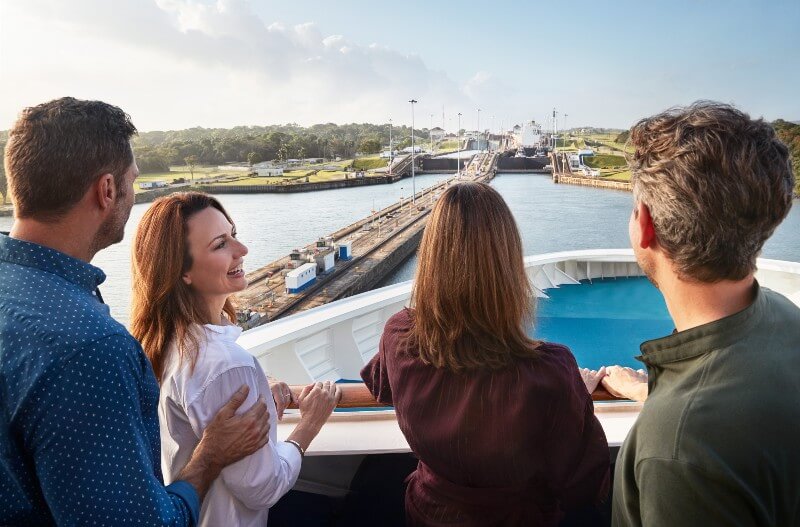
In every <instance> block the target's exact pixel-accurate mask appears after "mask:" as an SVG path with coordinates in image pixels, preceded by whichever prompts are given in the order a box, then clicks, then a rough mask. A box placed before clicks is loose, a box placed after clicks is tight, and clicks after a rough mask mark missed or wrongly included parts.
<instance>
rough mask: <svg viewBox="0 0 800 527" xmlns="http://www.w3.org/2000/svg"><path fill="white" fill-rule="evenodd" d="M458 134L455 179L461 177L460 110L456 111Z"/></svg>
mask: <svg viewBox="0 0 800 527" xmlns="http://www.w3.org/2000/svg"><path fill="white" fill-rule="evenodd" d="M456 134H457V135H458V164H457V165H456V166H457V167H458V170H456V179H461V112H458V130H457V131H456Z"/></svg>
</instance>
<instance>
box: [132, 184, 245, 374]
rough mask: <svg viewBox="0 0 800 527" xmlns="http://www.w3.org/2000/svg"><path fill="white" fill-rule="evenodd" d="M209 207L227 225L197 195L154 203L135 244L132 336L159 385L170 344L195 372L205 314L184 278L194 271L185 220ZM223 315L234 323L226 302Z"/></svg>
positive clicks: (208, 198)
mask: <svg viewBox="0 0 800 527" xmlns="http://www.w3.org/2000/svg"><path fill="white" fill-rule="evenodd" d="M209 207H213V208H215V209H217V210H219V211H220V212H221V213H222V214H223V215H224V216H225V217H226V218H227V219H228V221H229V222H231V224H233V221H231V218H230V216H229V215H228V213H227V212H226V211H225V209H224V208H223V207H222V205H221V204H220V202H219V201H217V200H216V199H215V198H213V197H211V196H209V195H207V194H203V193H201V192H180V193H175V194H171V195H169V196H165V197H162V198H159V199H157V200H156V201H154V202H153V204H152V205H151V206H150V208H149V209H148V210H147V212H145V214H144V216H143V217H142V220H141V222H140V223H139V227H138V228H137V230H136V236H135V238H134V240H133V248H132V253H133V258H132V268H133V298H132V306H131V334H132V335H133V336H134V338H136V339H137V340H138V341H139V342H140V343H141V345H142V348H143V349H144V353H145V355H147V358H148V359H150V363H151V364H152V366H153V372H154V373H155V375H156V379H158V382H159V383H161V379H162V376H163V374H164V364H165V360H166V354H167V352H168V350H169V347H170V345H171V344H172V342H173V341H174V342H175V344H176V348H177V350H178V353H179V355H180V360H181V362H183V361H185V360H188V361H189V364H190V367H191V368H192V369H194V365H195V363H196V362H197V354H198V350H199V346H200V341H199V339H201V338H203V333H202V332H201V331H197V328H193V326H194V325H196V324H200V325H202V324H203V323H204V322H205V320H206V319H207V316H208V314H207V313H206V312H205V310H204V309H205V307H204V306H201V305H199V303H198V298H197V296H196V295H195V294H194V292H193V291H192V288H191V287H190V286H188V285H187V284H186V283H185V282H184V281H183V278H182V276H183V274H184V273H186V272H187V271H188V270H189V269H191V267H192V258H191V255H190V254H189V243H188V240H187V237H188V234H189V229H188V223H187V222H188V221H189V218H191V217H192V216H194V215H195V214H197V213H198V212H200V211H202V210H205V209H207V208H209ZM223 315H224V316H225V317H227V318H228V320H229V321H231V322H233V321H235V320H236V311H235V309H234V307H233V304H232V302H231V300H230V299H228V300H226V301H225V306H224V307H223Z"/></svg>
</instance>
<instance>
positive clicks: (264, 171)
mask: <svg viewBox="0 0 800 527" xmlns="http://www.w3.org/2000/svg"><path fill="white" fill-rule="evenodd" d="M251 174H255V175H257V176H259V177H275V176H282V175H283V168H279V167H269V168H261V167H258V168H256V167H255V166H254V167H253V172H251Z"/></svg>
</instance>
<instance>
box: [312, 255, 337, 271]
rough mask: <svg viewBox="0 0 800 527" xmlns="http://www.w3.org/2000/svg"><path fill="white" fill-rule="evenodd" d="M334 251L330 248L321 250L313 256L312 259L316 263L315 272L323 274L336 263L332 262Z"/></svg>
mask: <svg viewBox="0 0 800 527" xmlns="http://www.w3.org/2000/svg"><path fill="white" fill-rule="evenodd" d="M334 255H335V253H334V252H333V251H331V250H329V251H326V252H321V253H319V254H317V255H316V256H314V261H315V262H316V264H317V274H325V273H327V272H328V271H330V270H331V269H333V266H334V265H336V264H335V262H334Z"/></svg>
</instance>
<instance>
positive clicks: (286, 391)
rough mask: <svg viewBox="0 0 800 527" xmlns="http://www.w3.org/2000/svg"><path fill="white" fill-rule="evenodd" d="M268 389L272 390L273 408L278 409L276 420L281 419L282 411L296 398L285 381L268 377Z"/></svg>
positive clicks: (294, 401) (295, 400)
mask: <svg viewBox="0 0 800 527" xmlns="http://www.w3.org/2000/svg"><path fill="white" fill-rule="evenodd" d="M269 389H270V391H272V399H273V400H274V401H275V409H276V410H277V411H278V421H280V420H281V419H283V411H284V410H286V409H287V408H289V406H290V405H291V404H292V403H296V402H297V398H296V397H295V396H294V394H293V393H292V390H291V388H289V385H288V384H286V383H285V382H280V381H273V380H272V379H270V384H269Z"/></svg>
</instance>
